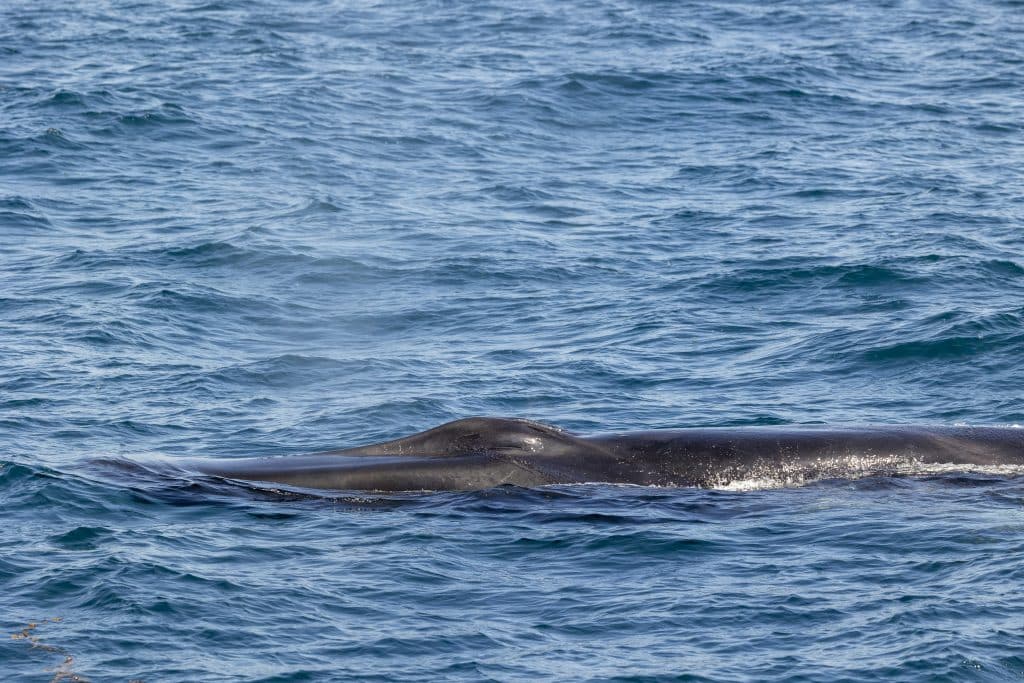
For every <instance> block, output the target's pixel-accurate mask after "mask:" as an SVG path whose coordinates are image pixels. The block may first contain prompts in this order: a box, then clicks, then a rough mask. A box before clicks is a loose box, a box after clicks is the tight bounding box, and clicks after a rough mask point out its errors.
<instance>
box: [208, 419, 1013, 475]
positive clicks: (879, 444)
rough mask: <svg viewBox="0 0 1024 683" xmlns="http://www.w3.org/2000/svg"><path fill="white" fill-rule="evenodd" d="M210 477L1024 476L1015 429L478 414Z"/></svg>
mask: <svg viewBox="0 0 1024 683" xmlns="http://www.w3.org/2000/svg"><path fill="white" fill-rule="evenodd" d="M189 466H190V467H192V468H194V469H196V470H198V471H199V472H200V473H202V474H204V475H210V476H214V477H220V478H223V479H229V480H238V481H243V482H261V483H269V484H283V485H286V486H293V487H301V488H314V489H337V490H348V491H380V492H397V491H467V490H481V489H490V488H494V487H498V486H506V485H511V486H519V487H540V486H548V485H554V484H599V483H606V484H634V485H640V486H661V487H701V488H718V487H729V486H731V485H736V484H737V483H739V482H751V481H755V482H756V481H762V482H774V483H776V484H782V485H785V484H792V483H797V484H799V483H803V482H808V481H813V480H820V479H843V478H857V477H862V476H869V475H915V474H928V473H936V472H950V471H964V472H970V471H993V472H996V473H1002V474H1008V475H1011V476H1017V475H1024V429H1020V428H1015V427H971V426H905V425H898V426H897V425H892V426H887V425H881V426H865V427H825V426H781V427H776V426H772V427H709V428H688V429H664V430H654V431H638V432H617V433H607V434H596V435H587V436H583V435H578V434H574V433H572V432H569V431H566V430H563V429H559V428H557V427H553V426H550V425H547V424H542V423H540V422H534V421H531V420H526V419H518V418H501V417H471V418H464V419H460V420H456V421H454V422H448V423H446V424H443V425H440V426H438V427H434V428H432V429H428V430H426V431H423V432H419V433H416V434H412V435H410V436H406V437H403V438H400V439H395V440H392V441H384V442H381V443H374V444H369V445H364V446H357V447H354V448H346V449H340V450H333V451H325V452H319V453H313V454H309V455H285V456H275V457H251V458H224V459H214V458H208V459H194V460H191V461H189Z"/></svg>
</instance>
